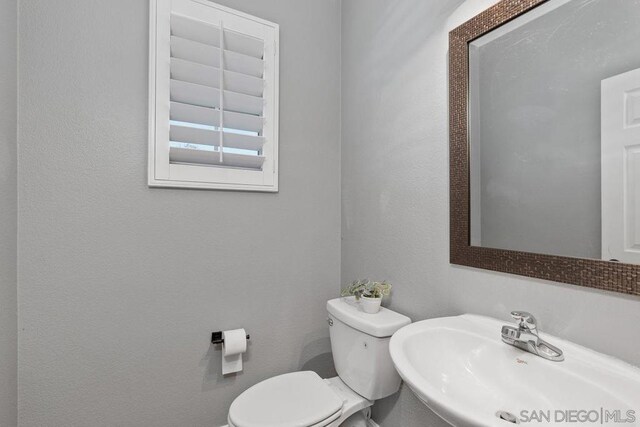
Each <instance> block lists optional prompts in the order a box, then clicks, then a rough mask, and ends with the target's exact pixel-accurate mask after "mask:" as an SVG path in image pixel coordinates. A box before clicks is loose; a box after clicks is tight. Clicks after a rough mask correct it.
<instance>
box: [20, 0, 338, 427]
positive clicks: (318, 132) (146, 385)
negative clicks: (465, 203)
mask: <svg viewBox="0 0 640 427" xmlns="http://www.w3.org/2000/svg"><path fill="white" fill-rule="evenodd" d="M220 2H221V3H223V4H225V5H228V6H231V7H234V8H237V9H239V10H242V11H245V12H248V13H251V14H255V15H258V16H260V17H262V18H265V19H268V20H271V21H274V22H277V23H279V24H280V25H281V94H280V104H281V114H280V117H281V123H280V124H281V126H280V165H281V169H280V189H281V190H280V193H278V194H256V193H239V192H221V191H193V190H166V189H149V188H147V186H146V167H147V165H146V152H147V57H148V45H147V39H148V20H149V16H148V1H147V0H137V1H130V0H116V1H109V2H104V1H95V0H92V1H71V0H60V1H55V2H51V1H45V0H34V1H28V2H21V4H20V24H19V42H20V59H19V65H20V77H21V78H20V85H19V90H20V106H19V115H20V125H19V132H20V146H19V158H20V177H19V179H20V188H19V198H20V204H19V217H20V223H19V251H18V252H19V253H18V255H19V264H18V271H19V292H18V293H19V301H20V302H19V313H20V316H19V330H20V342H19V353H20V366H19V377H20V390H19V402H20V404H19V421H20V426H21V427H29V426H65V427H72V426H81V427H86V426H102V425H104V426H107V425H108V426H115V425H121V426H172V427H173V426H208V427H211V426H217V425H222V424H224V423H226V413H227V409H228V406H229V404H230V403H231V401H232V400H233V399H234V398H235V397H236V396H237V395H238V394H239V393H240V392H241V391H243V390H245V389H246V388H248V387H249V386H250V385H253V384H255V383H256V382H258V381H260V380H263V379H265V378H267V377H270V376H272V375H275V374H279V373H284V372H287V371H292V370H297V369H301V368H310V369H316V370H318V371H319V372H320V373H321V374H323V375H330V374H331V369H332V368H331V367H332V364H331V356H330V344H329V339H328V330H327V327H326V322H325V303H326V301H327V300H328V299H329V298H331V297H333V296H335V295H336V284H337V283H338V282H339V280H340V277H339V271H340V198H339V194H340V182H339V175H340V169H339V164H340V128H339V121H340V93H339V87H340V53H339V52H340V3H339V1H338V0H330V1H317V0H223V1H220ZM310 161H311V163H309V162H310ZM236 327H245V328H246V329H247V330H248V331H249V332H250V333H251V344H250V345H249V351H248V354H247V355H246V357H245V361H246V363H245V370H244V372H243V373H242V374H239V375H236V376H232V377H229V378H222V377H221V376H220V351H219V349H217V348H214V347H212V346H210V345H209V339H210V333H211V331H213V330H216V329H228V328H236Z"/></svg>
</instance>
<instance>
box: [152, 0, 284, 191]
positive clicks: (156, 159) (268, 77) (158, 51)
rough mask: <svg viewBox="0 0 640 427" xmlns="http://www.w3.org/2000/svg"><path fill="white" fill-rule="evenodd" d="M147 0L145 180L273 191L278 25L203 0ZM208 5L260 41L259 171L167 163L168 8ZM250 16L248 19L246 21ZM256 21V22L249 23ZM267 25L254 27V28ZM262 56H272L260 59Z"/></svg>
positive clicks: (157, 184)
mask: <svg viewBox="0 0 640 427" xmlns="http://www.w3.org/2000/svg"><path fill="white" fill-rule="evenodd" d="M175 3H176V4H174V5H172V0H150V7H149V9H150V25H149V28H150V29H149V158H148V185H149V186H150V187H176V188H197V189H215V190H236V191H260V192H277V191H278V133H279V131H278V112H279V50H280V49H279V44H280V41H279V32H280V27H279V25H278V24H275V23H273V22H269V21H266V20H263V19H260V18H256V17H254V16H251V15H248V14H245V13H242V12H238V11H236V10H233V9H231V8H228V7H224V6H220V5H218V4H215V3H213V2H210V1H208V0H176V2H175ZM203 5H204V6H207V7H210V8H211V13H212V16H213V15H215V13H216V12H217V13H218V14H219V13H220V12H223V13H224V14H225V18H224V19H225V28H226V27H227V24H230V25H231V26H233V27H234V28H236V29H238V28H239V29H241V31H242V32H243V33H245V34H248V35H252V36H254V37H257V38H262V39H264V40H265V74H264V80H265V89H264V90H265V95H264V98H265V107H264V118H265V123H264V128H263V135H264V136H265V144H264V146H263V149H262V153H261V154H262V155H263V156H264V157H265V161H264V163H263V167H262V170H251V169H238V168H229V167H217V166H200V165H187V164H173V163H170V162H169V64H168V63H167V59H168V58H169V57H170V43H169V35H170V16H171V12H172V7H174V9H173V10H174V11H175V8H176V7H178V8H183V9H184V12H186V13H187V14H189V13H191V14H195V13H202V11H203V8H202V6H203ZM251 21H252V22H251ZM252 23H257V24H260V25H252ZM260 27H262V28H265V27H267V30H262V31H260V30H259V28H260ZM267 57H270V58H273V60H272V61H271V60H266V58H267Z"/></svg>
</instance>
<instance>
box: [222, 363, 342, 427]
mask: <svg viewBox="0 0 640 427" xmlns="http://www.w3.org/2000/svg"><path fill="white" fill-rule="evenodd" d="M343 403H344V402H343V400H342V399H341V398H340V396H338V394H337V393H336V392H335V391H333V389H332V388H331V387H330V386H329V385H328V384H327V383H326V382H325V381H324V380H323V379H322V378H320V377H319V376H318V374H316V373H315V372H311V371H303V372H293V373H290V374H284V375H279V376H277V377H273V378H269V379H267V380H264V381H262V382H260V383H258V384H256V385H254V386H253V387H251V388H249V389H247V390H246V391H245V392H243V393H242V394H241V395H240V396H238V397H237V398H236V399H235V400H234V401H233V403H232V404H231V407H230V408H229V427H325V426H327V425H329V424H331V423H332V422H333V421H335V420H336V419H338V418H339V417H340V415H341V413H342V406H343Z"/></svg>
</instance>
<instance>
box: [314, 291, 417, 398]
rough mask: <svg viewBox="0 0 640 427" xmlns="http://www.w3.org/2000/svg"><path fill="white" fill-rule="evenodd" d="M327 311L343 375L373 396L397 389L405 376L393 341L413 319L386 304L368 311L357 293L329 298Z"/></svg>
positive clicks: (360, 391)
mask: <svg viewBox="0 0 640 427" xmlns="http://www.w3.org/2000/svg"><path fill="white" fill-rule="evenodd" d="M327 311H328V312H329V319H328V320H329V326H330V327H329V334H330V336H331V351H332V352H333V362H334V364H335V366H336V371H337V372H338V375H339V376H340V379H341V380H342V381H343V382H344V383H345V384H347V385H348V386H349V387H350V388H351V389H352V390H353V391H355V392H356V393H358V394H359V395H361V396H362V397H365V398H367V399H369V400H377V399H382V398H384V397H387V396H390V395H392V394H393V393H395V392H397V391H398V389H399V388H400V381H401V380H400V376H399V375H398V373H397V372H396V370H395V368H394V367H393V362H392V361H391V356H390V354H389V341H390V340H391V335H393V333H394V332H395V331H397V330H398V329H400V328H402V327H403V326H406V325H408V324H409V323H411V319H409V318H408V317H407V316H404V315H402V314H399V313H396V312H395V311H391V310H388V309H386V308H384V307H383V308H381V309H380V312H378V313H376V314H367V313H365V312H363V311H362V309H361V308H360V304H359V303H358V302H356V300H355V298H354V297H347V298H336V299H333V300H330V301H328V302H327Z"/></svg>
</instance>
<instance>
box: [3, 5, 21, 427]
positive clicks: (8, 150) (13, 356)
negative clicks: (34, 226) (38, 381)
mask: <svg viewBox="0 0 640 427" xmlns="http://www.w3.org/2000/svg"><path fill="white" fill-rule="evenodd" d="M16 30H17V1H16V0H0V58H2V59H1V60H0V426H2V427H11V426H15V425H16V411H17V407H16V401H17V400H16V399H17V396H16V394H17V378H16V376H17V357H18V355H17V333H18V329H17V318H16V239H17V237H16V234H17V217H16V211H17V186H16V179H17V172H16V171H17V159H16V147H17V144H16V143H17V134H16V131H17V129H16V122H17V120H16V103H17V96H16V89H17V76H16V71H17V63H16V60H17V43H16Z"/></svg>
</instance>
